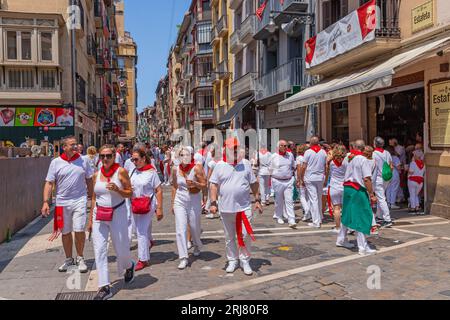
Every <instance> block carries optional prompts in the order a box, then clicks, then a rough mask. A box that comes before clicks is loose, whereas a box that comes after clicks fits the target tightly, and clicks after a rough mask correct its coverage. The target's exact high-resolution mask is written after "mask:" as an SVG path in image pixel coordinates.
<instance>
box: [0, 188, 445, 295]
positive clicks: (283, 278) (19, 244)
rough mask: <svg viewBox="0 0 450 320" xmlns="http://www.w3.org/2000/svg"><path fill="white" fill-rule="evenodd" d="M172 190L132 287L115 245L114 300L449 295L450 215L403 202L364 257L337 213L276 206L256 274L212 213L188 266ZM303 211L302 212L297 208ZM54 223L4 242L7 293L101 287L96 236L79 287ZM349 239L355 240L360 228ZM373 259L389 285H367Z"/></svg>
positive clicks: (0, 275) (256, 246) (1, 289)
mask: <svg viewBox="0 0 450 320" xmlns="http://www.w3.org/2000/svg"><path fill="white" fill-rule="evenodd" d="M164 199H165V200H164V210H165V218H164V220H163V221H162V222H160V223H158V222H154V226H153V232H154V238H155V239H156V246H155V247H154V248H153V249H152V252H151V259H150V261H151V267H150V268H147V269H144V270H143V271H140V272H138V273H137V276H136V280H135V282H134V283H133V284H131V285H130V286H124V284H123V280H122V279H119V278H117V273H116V272H114V270H115V268H116V264H115V257H114V256H115V254H114V251H113V250H112V249H110V261H109V262H110V264H109V267H110V271H111V277H112V279H116V281H114V284H113V291H114V292H116V294H115V296H114V297H113V299H117V300H121V299H139V300H141V299H149V300H154V299H186V300H191V299H241V300H248V299H252V300H264V299H267V300H269V299H270V300H278V299H302V300H313V299H321V300H326V299H330V300H331V299H369V300H380V299H445V300H448V299H450V280H449V279H450V277H449V274H450V269H449V266H448V261H449V259H450V237H448V235H449V234H450V221H448V220H445V219H441V218H438V217H432V216H410V215H408V214H407V213H405V212H403V211H394V212H393V216H394V217H395V219H396V223H395V225H394V227H393V228H391V229H383V230H382V231H381V234H380V236H379V237H371V238H370V240H369V241H370V243H372V244H373V245H375V246H376V248H377V249H379V253H378V254H377V255H375V256H370V257H361V256H359V255H358V253H357V251H354V252H353V251H349V250H347V249H342V248H337V247H336V246H335V242H336V235H335V234H334V233H332V231H331V228H332V226H333V223H332V222H331V219H326V220H325V221H326V223H324V225H323V227H322V229H320V230H313V229H311V228H310V227H307V225H306V224H305V223H302V222H301V221H300V222H299V227H298V229H297V230H295V231H294V230H292V229H290V228H288V227H287V226H286V227H284V226H279V225H277V224H276V223H275V221H274V220H272V215H273V205H271V206H269V207H266V208H265V212H264V214H263V215H261V216H256V217H255V219H254V229H255V233H256V238H257V239H256V242H254V243H253V247H252V250H253V252H254V257H253V260H252V262H251V265H252V267H253V269H254V270H255V273H254V275H253V276H251V277H248V276H245V275H244V274H243V272H242V271H241V270H240V269H239V270H237V271H236V272H235V273H234V274H231V275H229V274H226V273H225V266H226V265H225V263H226V261H225V258H224V253H225V244H224V234H223V228H222V225H221V222H220V220H207V219H204V218H203V220H202V228H203V234H202V240H203V243H204V245H205V246H204V250H203V252H202V254H201V256H200V257H199V258H194V257H193V256H191V257H190V267H188V268H187V269H186V270H184V271H179V270H178V269H177V265H178V261H177V260H178V256H177V251H176V243H175V233H174V232H175V226H174V218H173V216H172V214H171V213H170V211H169V208H170V204H169V202H170V189H168V188H166V189H165V192H164ZM296 214H297V216H298V217H301V216H302V213H301V211H300V210H298V208H297V210H296ZM52 225H53V221H52V220H50V219H41V218H38V219H36V220H35V221H34V222H32V223H31V224H30V225H28V226H27V227H26V228H25V229H23V230H22V231H20V232H19V233H17V234H16V235H15V236H14V237H13V238H12V241H11V242H9V243H4V244H2V245H1V246H0V257H1V258H0V297H1V298H2V299H30V300H31V299H33V300H34V299H37V300H41V299H56V298H57V297H58V294H64V295H60V296H59V297H58V298H60V299H64V298H71V299H74V298H76V297H77V296H78V297H83V298H84V299H89V298H92V296H93V294H94V293H95V291H96V290H97V288H96V283H97V272H96V268H95V264H94V256H93V248H92V243H90V242H86V250H85V251H86V254H85V256H86V259H87V264H88V266H89V269H90V270H89V273H87V274H84V275H81V283H80V289H79V290H73V289H72V290H71V289H69V288H68V286H67V282H68V279H69V277H70V275H71V274H64V273H59V272H58V270H57V269H58V266H59V265H60V264H61V263H62V261H63V260H64V253H63V250H62V245H61V240H60V239H58V240H56V241H55V242H53V243H50V242H48V241H47V239H48V238H49V236H50V234H51V231H52ZM350 240H351V241H352V242H354V237H352V236H350ZM136 255H137V251H136V250H134V251H133V256H134V257H135V258H136ZM371 268H375V270H376V268H379V270H380V272H381V278H380V289H369V288H368V285H367V282H368V278H369V276H370V275H371V274H372V273H368V270H373V269H371ZM372 272H373V271H372ZM69 283H71V282H70V281H69ZM67 293H76V295H73V294H72V295H71V297H70V296H69V295H66V294H67Z"/></svg>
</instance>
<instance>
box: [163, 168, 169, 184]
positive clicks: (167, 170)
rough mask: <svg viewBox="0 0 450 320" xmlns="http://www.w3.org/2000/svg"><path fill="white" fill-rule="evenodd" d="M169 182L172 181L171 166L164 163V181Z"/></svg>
mask: <svg viewBox="0 0 450 320" xmlns="http://www.w3.org/2000/svg"><path fill="white" fill-rule="evenodd" d="M169 182H170V175H169V167H168V165H167V164H164V183H169Z"/></svg>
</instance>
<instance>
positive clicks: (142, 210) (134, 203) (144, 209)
mask: <svg viewBox="0 0 450 320" xmlns="http://www.w3.org/2000/svg"><path fill="white" fill-rule="evenodd" d="M152 199H153V197H151V198H150V197H139V198H134V199H131V211H132V212H133V213H134V214H147V213H149V212H150V209H151V205H152Z"/></svg>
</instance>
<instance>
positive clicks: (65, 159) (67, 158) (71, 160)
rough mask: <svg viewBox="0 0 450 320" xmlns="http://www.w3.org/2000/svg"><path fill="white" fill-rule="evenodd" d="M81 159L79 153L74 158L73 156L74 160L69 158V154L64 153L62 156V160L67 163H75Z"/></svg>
mask: <svg viewBox="0 0 450 320" xmlns="http://www.w3.org/2000/svg"><path fill="white" fill-rule="evenodd" d="M79 157H81V156H80V154H79V153H78V152H76V153H75V154H74V155H73V156H72V158H70V159H69V157H68V156H67V154H65V153H63V154H62V155H61V159H63V160H64V161H67V162H69V163H70V162H74V161H75V160H77V159H78V158H79Z"/></svg>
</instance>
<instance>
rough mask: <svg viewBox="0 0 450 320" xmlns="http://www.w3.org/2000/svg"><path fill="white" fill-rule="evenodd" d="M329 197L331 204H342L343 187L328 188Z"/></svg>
mask: <svg viewBox="0 0 450 320" xmlns="http://www.w3.org/2000/svg"><path fill="white" fill-rule="evenodd" d="M330 197H331V203H332V204H333V206H337V205H342V203H343V202H344V189H336V188H330Z"/></svg>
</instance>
